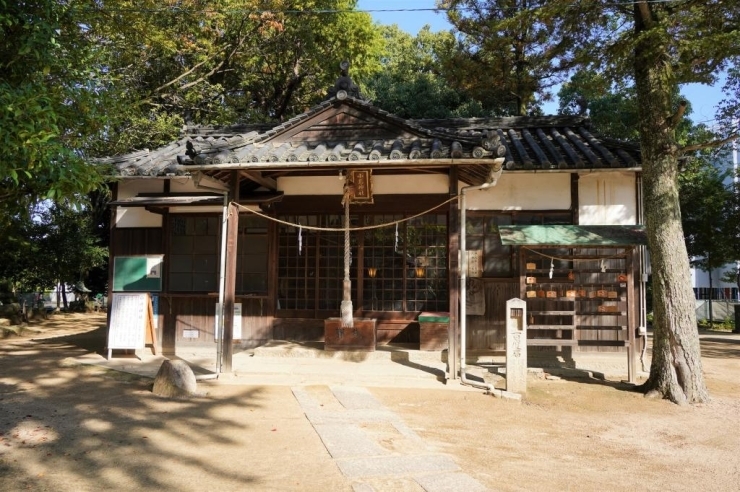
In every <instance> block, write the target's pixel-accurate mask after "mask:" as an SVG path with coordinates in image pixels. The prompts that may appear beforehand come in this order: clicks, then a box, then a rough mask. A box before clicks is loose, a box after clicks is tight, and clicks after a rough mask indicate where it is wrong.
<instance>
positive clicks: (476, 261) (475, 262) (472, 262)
mask: <svg viewBox="0 0 740 492" xmlns="http://www.w3.org/2000/svg"><path fill="white" fill-rule="evenodd" d="M466 253H467V254H468V277H482V276H483V251H481V250H479V249H470V250H468V251H466Z"/></svg>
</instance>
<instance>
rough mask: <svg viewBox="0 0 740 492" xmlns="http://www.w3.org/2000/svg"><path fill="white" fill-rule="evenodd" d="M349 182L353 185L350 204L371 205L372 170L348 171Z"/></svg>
mask: <svg viewBox="0 0 740 492" xmlns="http://www.w3.org/2000/svg"><path fill="white" fill-rule="evenodd" d="M349 180H350V181H351V182H352V184H353V185H354V193H353V195H352V197H351V198H350V203H355V204H372V203H373V171H372V169H350V171H349Z"/></svg>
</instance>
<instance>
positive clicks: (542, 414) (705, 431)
mask: <svg viewBox="0 0 740 492" xmlns="http://www.w3.org/2000/svg"><path fill="white" fill-rule="evenodd" d="M103 326H104V316H103V315H100V314H92V315H56V316H54V317H52V318H50V319H49V320H48V321H44V322H40V323H37V324H35V325H33V326H32V328H34V329H35V330H37V331H38V332H37V333H31V334H29V335H25V336H23V337H18V338H9V339H5V340H0V490H39V491H41V490H49V491H51V490H53V491H83V490H99V489H102V490H104V489H108V490H183V491H184V490H225V491H228V490H322V491H334V490H346V491H350V490H353V483H352V481H350V480H348V479H347V478H346V477H344V476H343V475H342V473H341V472H340V471H339V469H338V468H337V466H336V463H335V462H334V461H333V460H332V458H331V456H330V455H329V454H328V453H327V451H326V448H325V447H324V445H323V444H322V442H321V440H320V439H319V437H318V436H317V435H316V432H315V431H314V429H313V428H312V427H311V425H310V423H309V422H308V421H307V420H306V418H305V415H304V414H303V413H302V410H301V407H300V405H299V404H298V403H297V402H296V399H295V397H294V396H293V394H292V393H291V390H290V387H289V386H240V385H234V384H230V385H227V384H222V383H220V382H218V381H215V382H208V383H205V382H202V383H199V386H200V388H201V389H204V390H205V391H207V393H208V394H207V396H204V397H200V398H195V399H191V400H166V399H162V398H158V397H156V396H154V395H152V393H151V391H150V388H151V380H149V379H145V378H140V377H136V376H131V375H128V374H125V373H119V372H115V371H109V370H105V369H103V368H99V367H97V366H86V365H78V364H75V363H72V362H71V359H70V358H74V357H79V356H81V355H83V354H85V353H87V352H89V351H99V350H100V348H101V347H100V337H101V331H102V332H103V333H104V331H103V330H104V329H103V328H102V327H103ZM702 353H703V364H704V369H705V375H706V379H707V384H708V386H709V391H710V394H711V396H712V400H711V402H709V403H707V404H703V405H695V406H687V407H679V406H676V405H674V404H671V403H669V402H667V401H661V400H652V399H646V398H644V397H643V396H642V395H640V394H638V393H635V392H633V391H630V388H629V386H627V385H625V384H622V383H621V382H619V381H599V380H595V379H572V380H569V379H565V378H561V379H552V380H551V379H538V378H534V377H533V378H530V380H529V387H528V393H527V395H526V397H525V399H524V401H523V402H521V403H518V402H513V401H507V400H499V399H495V398H493V397H491V396H487V395H484V394H482V392H476V391H451V390H449V389H446V388H441V389H439V390H430V389H419V388H404V389H399V388H381V387H371V388H370V391H371V393H372V394H373V395H374V396H375V397H376V398H377V399H378V400H380V402H382V403H383V404H384V405H385V406H386V407H387V408H389V409H390V410H392V411H393V412H394V413H395V414H397V415H398V416H399V417H400V418H401V419H402V420H403V421H404V422H405V423H406V424H407V425H408V426H409V427H410V428H411V429H413V431H415V432H416V434H418V435H419V436H420V437H421V438H422V439H423V440H424V441H425V442H426V443H427V444H428V445H430V446H431V447H433V448H434V449H435V450H436V451H437V452H439V453H444V454H447V455H449V456H451V457H453V459H454V460H455V462H456V463H457V464H458V465H459V466H460V468H461V469H462V471H463V472H465V473H466V474H468V475H470V476H471V477H473V478H475V479H476V480H477V481H479V482H480V483H482V484H484V485H485V486H486V487H488V488H490V489H491V490H502V491H533V490H548V491H550V490H577V491H591V490H599V491H610V490H630V491H632V490H662V491H664V490H675V491H684V490H702V491H714V490H716V491H725V490H738V483H740V425H739V424H738V421H739V420H740V379H739V376H740V335H735V334H728V333H703V334H702ZM311 391H314V392H320V391H323V390H322V389H321V388H312V389H311ZM386 483H387V484H388V486H387V488H385V490H404V491H405V490H409V491H411V490H421V489H419V488H410V487H409V486H408V484H401V483H400V482H398V483H394V482H392V481H389V482H386ZM380 488H382V487H380ZM378 489H379V488H378Z"/></svg>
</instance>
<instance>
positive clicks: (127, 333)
mask: <svg viewBox="0 0 740 492" xmlns="http://www.w3.org/2000/svg"><path fill="white" fill-rule="evenodd" d="M106 345H107V349H108V359H109V360H110V358H111V356H112V352H113V349H127V350H136V349H143V348H144V347H145V346H146V345H151V346H152V353H154V355H157V334H156V332H155V331H154V311H153V310H152V299H151V297H150V296H149V294H148V293H146V292H143V293H133V292H132V293H119V292H116V293H114V294H113V301H112V303H111V311H110V320H109V324H108V343H107V344H106Z"/></svg>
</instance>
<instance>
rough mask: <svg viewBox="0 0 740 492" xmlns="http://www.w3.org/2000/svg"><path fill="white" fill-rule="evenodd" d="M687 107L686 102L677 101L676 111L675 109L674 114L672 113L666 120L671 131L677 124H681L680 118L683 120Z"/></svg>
mask: <svg viewBox="0 0 740 492" xmlns="http://www.w3.org/2000/svg"><path fill="white" fill-rule="evenodd" d="M687 105H688V103H687V102H686V100H684V99H682V100H681V101H679V103H678V109H676V112H675V113H673V116H671V117H670V118H669V119H668V126H669V127H670V128H671V129H675V128H676V127H677V126H678V124H679V123H681V118H683V115H684V113H685V112H686V106H687Z"/></svg>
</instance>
